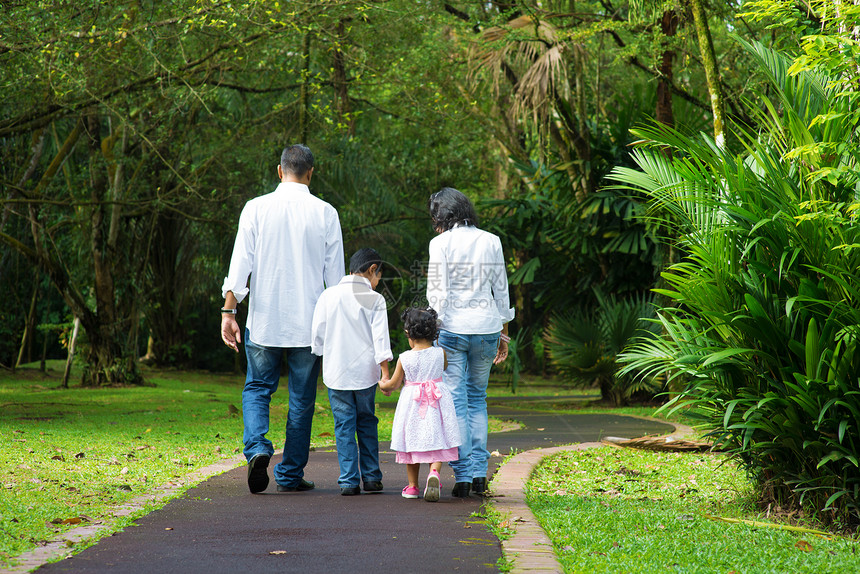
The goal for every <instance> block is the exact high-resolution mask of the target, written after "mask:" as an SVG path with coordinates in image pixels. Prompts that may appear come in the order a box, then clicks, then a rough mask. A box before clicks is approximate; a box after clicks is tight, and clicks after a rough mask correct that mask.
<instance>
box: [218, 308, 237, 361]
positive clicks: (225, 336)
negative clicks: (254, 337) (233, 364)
mask: <svg viewBox="0 0 860 574" xmlns="http://www.w3.org/2000/svg"><path fill="white" fill-rule="evenodd" d="M221 340H222V341H224V344H225V345H227V346H228V347H230V348H231V349H233V350H234V351H236V352H237V353H238V352H239V343H241V342H242V330H241V329H240V328H239V323H237V322H236V315H234V314H233V313H222V314H221Z"/></svg>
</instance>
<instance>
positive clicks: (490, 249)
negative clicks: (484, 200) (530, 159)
mask: <svg viewBox="0 0 860 574" xmlns="http://www.w3.org/2000/svg"><path fill="white" fill-rule="evenodd" d="M429 207H430V217H431V218H432V220H433V228H434V229H435V230H436V232H437V233H438V234H439V235H438V236H436V237H434V238H433V240H432V241H430V261H429V266H428V270H427V301H428V303H429V304H430V306H431V307H432V308H433V309H435V310H436V313H438V315H439V321H440V327H441V331H440V333H439V346H441V347H442V348H444V349H445V351H446V353H447V356H448V367H447V369H446V370H445V373H444V380H445V384H446V385H448V387H449V388H450V389H451V393H452V395H453V398H454V407H455V409H456V411H457V419H458V423H459V427H460V437H461V439H462V441H463V442H462V444H461V445H460V450H459V455H460V458H459V460H457V461H455V462H451V463H450V464H451V468H452V469H453V470H454V477H455V479H456V484H455V485H454V489H453V491H452V493H451V494H452V495H453V496H459V497H467V496H469V490H470V489H471V490H472V491H474V492H475V493H476V494H483V493H484V491H485V490H486V486H487V461H488V459H489V457H490V454H489V452H488V450H487V382H488V380H489V377H490V367H491V366H492V365H493V364H498V363H501V362H503V361H504V360H505V359H506V358H507V356H508V341H509V340H510V339H509V337H508V335H507V323H508V322H509V321H511V320H512V319H513V318H514V310H513V308H511V305H510V296H509V293H508V276H507V273H506V269H505V259H504V256H503V254H502V243H501V241H499V238H498V237H497V236H496V235H493V234H492V233H488V232H486V231H482V230H481V229H478V227H477V224H478V216H477V214H476V213H475V208H474V206H473V205H472V202H471V201H469V198H467V197H466V196H465V195H463V193H461V192H460V191H457V190H456V189H453V188H450V187H445V188H442V189H441V190H440V191H438V192H437V193H434V194H433V195H431V196H430V202H429Z"/></svg>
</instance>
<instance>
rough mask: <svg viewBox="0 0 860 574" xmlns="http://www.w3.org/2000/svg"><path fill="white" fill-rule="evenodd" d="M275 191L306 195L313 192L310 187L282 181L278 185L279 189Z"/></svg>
mask: <svg viewBox="0 0 860 574" xmlns="http://www.w3.org/2000/svg"><path fill="white" fill-rule="evenodd" d="M275 191H303V192H305V193H310V192H311V190H310V189H308V186H306V185H305V184H303V183H298V182H295V181H282V182H281V183H279V184H278V187H276V188H275Z"/></svg>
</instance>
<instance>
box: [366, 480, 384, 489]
mask: <svg viewBox="0 0 860 574" xmlns="http://www.w3.org/2000/svg"><path fill="white" fill-rule="evenodd" d="M364 492H382V483H381V482H379V481H378V480H371V481H369V482H365V483H364Z"/></svg>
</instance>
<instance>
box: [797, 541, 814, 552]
mask: <svg viewBox="0 0 860 574" xmlns="http://www.w3.org/2000/svg"><path fill="white" fill-rule="evenodd" d="M794 547H795V548H797V549H798V550H803V551H804V552H812V544H810V543H809V542H807V541H806V540H798V541H797V544H795V545H794Z"/></svg>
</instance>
